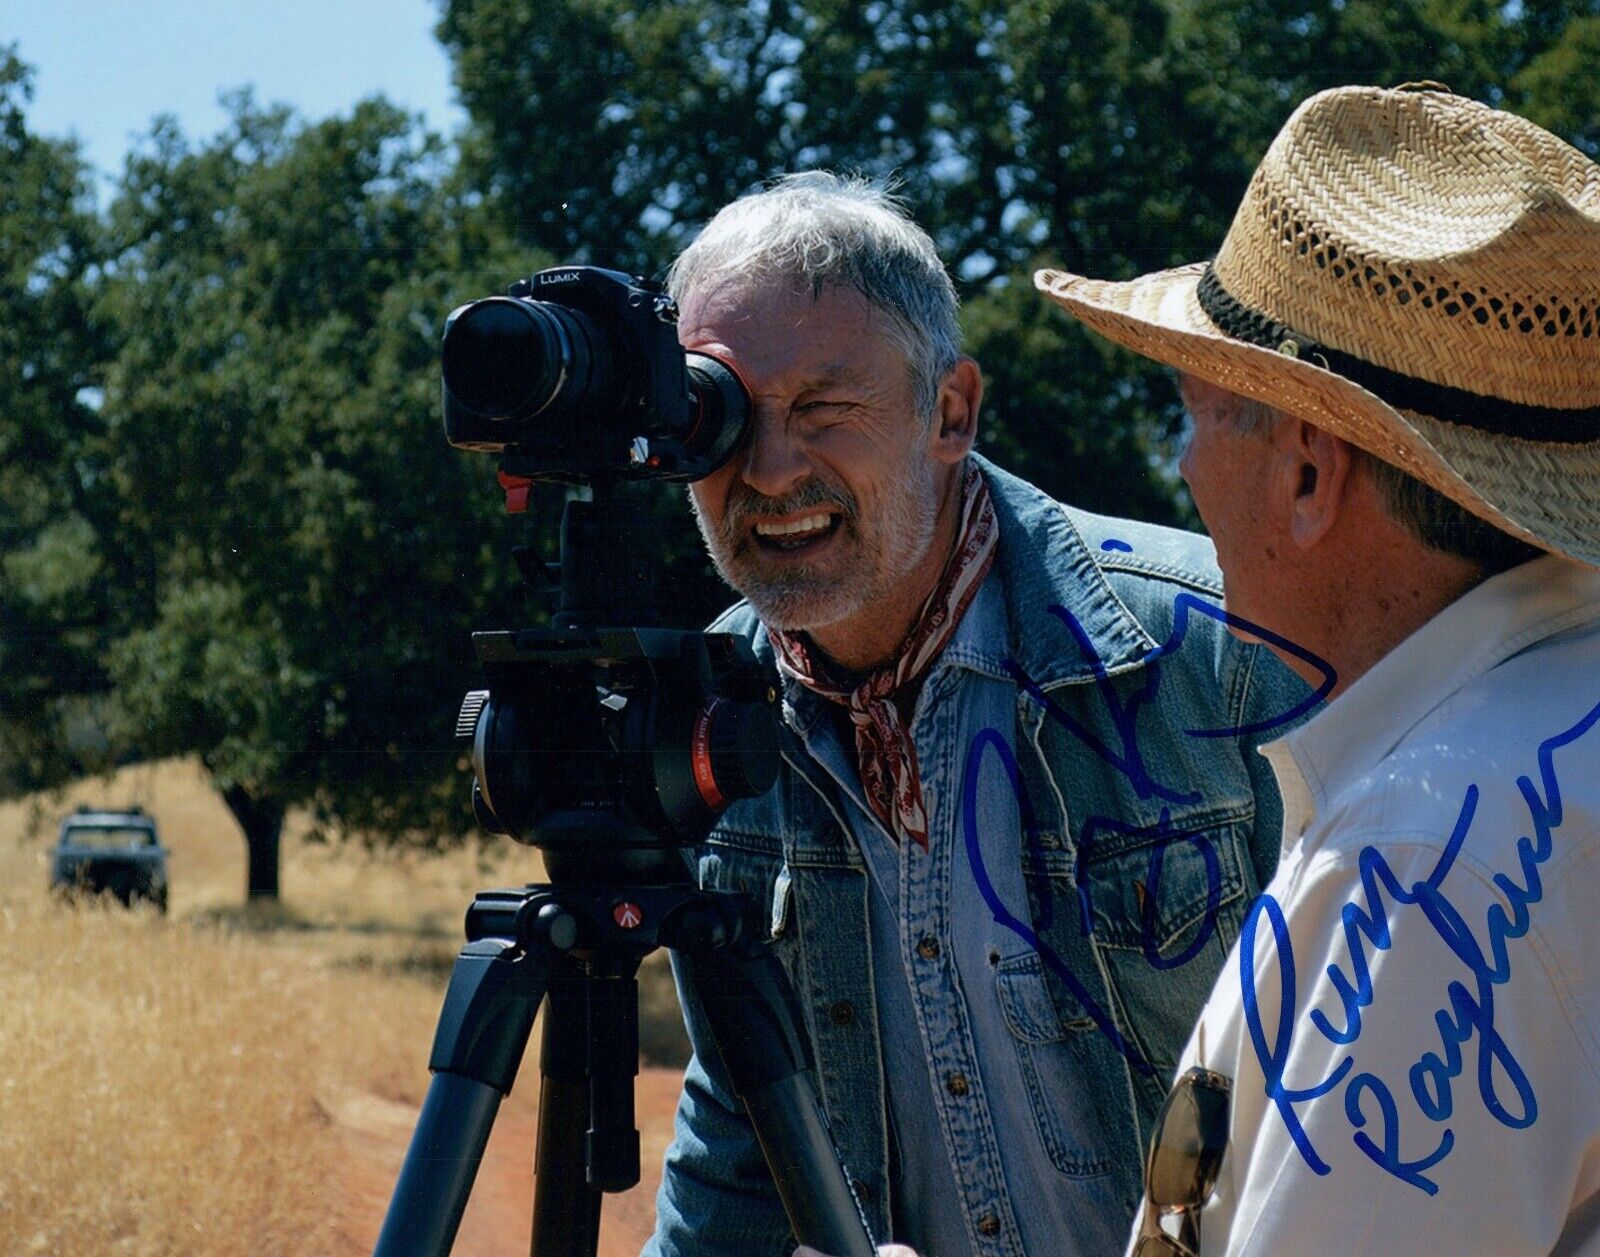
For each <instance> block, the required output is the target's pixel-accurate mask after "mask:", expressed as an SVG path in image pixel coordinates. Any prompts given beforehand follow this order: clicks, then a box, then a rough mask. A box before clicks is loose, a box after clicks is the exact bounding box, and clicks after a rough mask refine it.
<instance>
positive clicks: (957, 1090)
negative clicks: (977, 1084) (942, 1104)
mask: <svg viewBox="0 0 1600 1257" xmlns="http://www.w3.org/2000/svg"><path fill="white" fill-rule="evenodd" d="M944 1085H945V1089H946V1090H947V1091H949V1093H950V1094H951V1095H953V1096H964V1095H966V1094H967V1092H968V1091H970V1090H971V1089H972V1088H971V1087H970V1086H968V1085H967V1076H966V1075H965V1074H951V1075H950V1076H949V1077H948V1078H946V1079H945V1080H944Z"/></svg>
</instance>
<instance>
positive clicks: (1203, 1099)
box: [1133, 1067, 1233, 1257]
mask: <svg viewBox="0 0 1600 1257" xmlns="http://www.w3.org/2000/svg"><path fill="white" fill-rule="evenodd" d="M1232 1092H1233V1083H1232V1082H1231V1081H1230V1080H1229V1079H1227V1078H1226V1077H1224V1076H1223V1075H1222V1074H1215V1073H1212V1072H1211V1071H1210V1070H1209V1069H1200V1068H1198V1067H1196V1068H1194V1069H1191V1070H1189V1071H1188V1072H1187V1073H1186V1074H1184V1076H1183V1077H1182V1078H1180V1079H1178V1081H1177V1082H1176V1083H1174V1084H1173V1087H1172V1090H1171V1091H1169V1092H1168V1093H1167V1099H1166V1103H1165V1104H1163V1105H1162V1106H1161V1112H1160V1114H1159V1115H1158V1116H1157V1117H1156V1125H1155V1130H1154V1131H1152V1132H1151V1135H1150V1156H1149V1157H1148V1158H1147V1159H1146V1161H1145V1166H1144V1221H1143V1222H1142V1223H1141V1225H1140V1227H1139V1242H1138V1244H1136V1245H1135V1246H1134V1250H1133V1257H1199V1253H1200V1210H1201V1208H1202V1207H1204V1205H1205V1203H1206V1201H1208V1200H1209V1199H1211V1193H1212V1192H1213V1191H1214V1190H1215V1189H1216V1186H1217V1176H1218V1174H1219V1173H1220V1172H1221V1170H1222V1154H1223V1153H1224V1152H1225V1151H1226V1150H1227V1147H1228V1106H1229V1102H1230V1100H1231V1098H1232ZM1164 1217H1175V1218H1176V1219H1177V1222H1178V1234H1177V1236H1176V1237H1173V1236H1171V1235H1168V1234H1167V1233H1166V1232H1165V1231H1164V1230H1162V1229H1161V1219H1162V1218H1164Z"/></svg>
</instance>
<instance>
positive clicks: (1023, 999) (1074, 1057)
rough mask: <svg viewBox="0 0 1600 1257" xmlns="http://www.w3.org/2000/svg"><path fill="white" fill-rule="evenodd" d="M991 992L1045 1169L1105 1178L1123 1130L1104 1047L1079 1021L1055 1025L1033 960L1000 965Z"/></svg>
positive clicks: (1111, 1054)
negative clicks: (1011, 1046)
mask: <svg viewBox="0 0 1600 1257" xmlns="http://www.w3.org/2000/svg"><path fill="white" fill-rule="evenodd" d="M995 987H996V994H997V996H998V998H999V1002H1000V1011H1001V1015H1002V1016H1003V1017H1004V1018H1005V1023H1006V1027H1007V1029H1009V1030H1010V1032H1011V1037H1012V1039H1013V1040H1014V1041H1015V1046H1016V1052H1017V1064H1018V1068H1019V1070H1020V1072H1021V1074H1022V1085H1023V1088H1024V1089H1025V1090H1026V1092H1027V1098H1028V1106H1029V1108H1030V1109H1031V1110H1032V1113H1033V1124H1034V1129H1035V1132H1036V1133H1037V1135H1038V1139H1039V1143H1040V1144H1041V1145H1042V1146H1043V1148H1044V1152H1045V1155H1046V1156H1047V1157H1048V1158H1049V1160H1050V1164H1051V1165H1053V1166H1055V1168H1056V1169H1057V1170H1059V1171H1060V1172H1061V1173H1062V1174H1065V1175H1068V1176H1070V1177H1072V1178H1090V1177H1094V1176H1096V1175H1102V1174H1107V1173H1109V1172H1110V1171H1111V1170H1112V1169H1114V1168H1115V1166H1116V1163H1117V1156H1118V1149H1117V1146H1116V1145H1117V1142H1118V1140H1119V1137H1120V1136H1119V1132H1121V1131H1123V1130H1125V1128H1126V1127H1127V1125H1128V1108H1127V1101H1126V1098H1125V1096H1124V1095H1123V1092H1122V1086H1121V1083H1120V1080H1121V1078H1122V1077H1123V1072H1124V1071H1123V1070H1122V1068H1121V1067H1120V1062H1118V1061H1117V1060H1116V1059H1115V1051H1114V1049H1112V1048H1111V1045H1110V1042H1109V1040H1107V1039H1105V1038H1104V1036H1102V1035H1100V1034H1099V1033H1097V1032H1096V1029H1095V1024H1094V1022H1093V1020H1091V1019H1090V1018H1089V1017H1087V1016H1085V1017H1081V1018H1079V1017H1074V1018H1072V1019H1070V1020H1068V1021H1065V1022H1064V1021H1063V1020H1062V1017H1061V1014H1060V1013H1059V1012H1058V1010H1057V1006H1056V1001H1055V1000H1054V998H1053V997H1052V996H1051V994H1050V990H1049V987H1048V984H1047V982H1046V978H1045V973H1044V965H1043V962H1042V961H1041V959H1040V958H1039V956H1038V955H1035V954H1028V955H1022V956H1013V957H1011V958H1010V959H1007V960H1003V961H1001V962H1000V965H999V966H998V968H997V969H996V970H995Z"/></svg>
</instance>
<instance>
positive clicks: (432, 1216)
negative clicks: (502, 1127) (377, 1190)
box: [373, 1074, 501, 1257]
mask: <svg viewBox="0 0 1600 1257" xmlns="http://www.w3.org/2000/svg"><path fill="white" fill-rule="evenodd" d="M500 1098H501V1097H500V1092H498V1091H496V1090H495V1089H494V1088H493V1087H491V1086H488V1085H487V1084H486V1083H481V1082H476V1081H474V1080H473V1079H471V1078H463V1077H461V1076H460V1075H459V1074H435V1075H434V1079H433V1082H432V1083H430V1084H429V1085H428V1098H427V1100H426V1101H424V1103H423V1106H422V1114H421V1116H420V1117H419V1118H418V1119H417V1129H416V1132H415V1134H413V1135H412V1137H411V1146H410V1148H409V1150H408V1151H407V1152H406V1160H405V1165H404V1166H402V1167H401V1170H400V1179H399V1182H397V1183H396V1184H395V1189H394V1198H393V1200H392V1201H391V1202H390V1205H389V1212H388V1213H387V1214H385V1215H384V1219H383V1230H382V1231H381V1232H379V1234H378V1246H377V1247H376V1248H375V1249H374V1250H373V1255H374V1257H447V1254H448V1253H449V1252H450V1248H451V1246H452V1245H453V1244H454V1243H455V1239H456V1229H457V1228H458V1227H459V1226H460V1225H461V1215H462V1214H463V1213H464V1212H465V1211H466V1208H467V1197H468V1196H469V1195H470V1194H471V1192H472V1181H473V1179H474V1178H476V1177H477V1174H478V1163H479V1162H480V1161H482V1160H483V1149H484V1146H485V1145H486V1144H487V1143H488V1142H489V1130H490V1128H491V1127H492V1126H493V1125H494V1119H495V1114H496V1113H497V1112H499V1109H500Z"/></svg>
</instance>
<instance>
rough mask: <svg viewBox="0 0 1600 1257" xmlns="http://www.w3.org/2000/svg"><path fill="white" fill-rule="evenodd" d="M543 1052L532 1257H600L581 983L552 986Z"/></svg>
mask: <svg viewBox="0 0 1600 1257" xmlns="http://www.w3.org/2000/svg"><path fill="white" fill-rule="evenodd" d="M544 1016H545V1021H544V1039H543V1046H542V1047H541V1049H540V1052H539V1071H540V1073H541V1074H542V1075H543V1084H542V1086H541V1088H540V1092H539V1149H538V1153H537V1154H536V1160H535V1165H534V1175H533V1257H594V1253H595V1249H596V1247H597V1246H598V1245H599V1243H600V1201H601V1193H600V1190H599V1189H598V1188H596V1187H592V1186H590V1184H589V1181H588V1169H587V1165H586V1162H587V1160H588V1158H587V1156H586V1155H585V1152H584V1149H585V1144H586V1139H587V1136H586V1132H587V1130H588V1128H589V1066H588V1060H587V1053H586V1050H585V1041H586V1039H587V1036H588V1009H587V1007H586V1000H585V992H584V989H583V982H582V980H581V979H570V980H569V979H563V980H560V981H557V982H555V983H553V984H552V985H551V988H550V998H549V1000H548V1001H547V1002H546V1003H545V1013H544Z"/></svg>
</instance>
